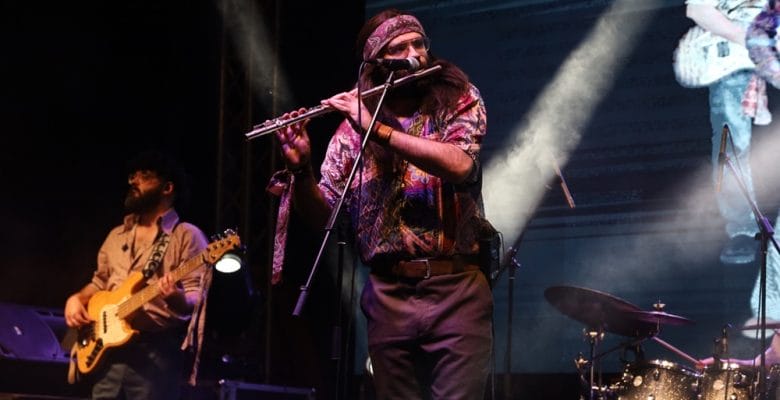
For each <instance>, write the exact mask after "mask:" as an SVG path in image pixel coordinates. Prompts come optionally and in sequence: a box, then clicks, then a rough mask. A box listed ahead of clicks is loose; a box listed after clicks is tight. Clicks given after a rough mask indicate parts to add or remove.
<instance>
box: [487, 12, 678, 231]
mask: <svg viewBox="0 0 780 400" xmlns="http://www.w3.org/2000/svg"><path fill="white" fill-rule="evenodd" d="M637 3H641V7H642V9H643V10H644V11H638V10H637V9H636V7H637ZM658 6H659V4H658V1H647V2H636V1H634V0H616V1H615V2H614V3H613V4H612V5H611V6H610V7H609V9H607V10H606V12H605V13H604V14H602V15H601V17H600V18H599V20H598V21H597V22H596V24H595V26H594V28H593V29H592V30H591V31H590V32H589V34H588V36H587V37H586V38H585V39H584V40H583V41H582V43H581V44H580V46H579V47H578V48H577V49H576V50H574V51H573V52H572V53H571V55H570V56H569V57H568V58H567V59H566V61H565V62H564V63H563V65H562V66H561V67H560V68H559V69H558V71H557V73H556V76H555V77H554V78H553V80H552V82H551V83H550V84H549V85H548V86H547V87H546V88H545V89H544V90H543V91H542V93H541V94H540V95H539V97H538V99H537V100H536V102H535V104H534V105H533V106H532V107H531V110H530V112H529V113H528V114H527V115H526V117H525V118H524V121H523V122H522V123H520V125H519V127H518V128H517V129H516V130H515V131H514V134H513V138H512V139H510V140H509V141H508V142H507V144H506V152H505V153H503V154H498V155H496V156H495V157H493V158H492V159H491V161H490V162H488V163H487V164H486V166H485V173H484V182H485V186H484V190H483V193H484V194H485V209H486V212H487V213H488V218H489V219H490V220H491V221H493V223H494V224H495V227H496V228H497V229H498V230H499V231H501V232H503V234H504V238H505V240H506V242H507V243H514V242H515V240H516V239H517V237H518V236H519V235H520V232H522V229H523V227H524V226H525V225H526V223H527V222H528V220H529V219H530V216H531V214H532V213H533V211H534V210H535V209H536V207H537V205H538V204H539V202H540V201H541V198H542V197H543V195H544V192H545V190H546V186H545V185H546V184H547V182H550V181H551V179H552V178H553V176H554V169H553V167H552V163H551V157H555V158H556V159H557V161H558V162H559V163H560V164H561V165H564V164H565V163H566V161H567V160H568V157H569V153H570V152H571V151H572V150H573V149H574V148H575V147H576V146H577V144H578V143H579V142H580V139H581V135H582V131H583V129H584V128H585V126H586V125H587V124H588V122H589V120H590V119H591V117H592V114H593V110H594V109H595V107H596V106H597V105H598V104H599V103H600V102H601V100H602V99H603V97H604V96H605V95H606V94H607V93H609V91H610V89H611V87H612V85H613V83H614V82H613V79H614V77H615V75H616V74H617V73H618V72H619V70H620V68H621V67H622V65H623V62H624V60H625V59H626V57H627V55H628V53H629V52H630V51H631V49H632V48H633V47H634V46H635V45H636V44H637V43H636V40H637V39H638V37H639V36H640V34H641V33H642V32H643V31H644V30H645V27H646V26H647V25H648V22H649V21H651V20H652V17H653V14H654V12H655V10H657V8H658ZM670 58H671V56H670Z"/></svg>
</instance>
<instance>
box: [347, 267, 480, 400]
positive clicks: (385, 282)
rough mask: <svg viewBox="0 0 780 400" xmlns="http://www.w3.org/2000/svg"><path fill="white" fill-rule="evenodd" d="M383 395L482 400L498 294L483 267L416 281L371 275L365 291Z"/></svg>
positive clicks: (372, 350)
mask: <svg viewBox="0 0 780 400" xmlns="http://www.w3.org/2000/svg"><path fill="white" fill-rule="evenodd" d="M361 307H362V309H363V313H364V314H365V315H366V319H367V323H368V352H369V357H370V358H371V363H372V367H373V371H374V378H373V380H374V388H375V389H376V398H377V399H404V400H413V399H428V398H430V399H448V400H456V399H469V400H473V399H482V398H483V397H484V393H485V384H486V382H487V376H488V372H489V364H490V353H491V348H492V344H493V333H492V318H493V296H492V293H491V292H490V287H489V286H488V283H487V280H486V279H485V276H484V275H483V274H482V273H481V272H479V271H471V272H464V273H459V274H453V275H442V276H435V277H432V278H430V279H422V280H417V279H415V280H410V279H403V278H392V277H385V276H381V277H380V276H377V275H376V274H373V273H372V274H371V275H370V276H369V278H368V282H367V283H366V285H365V287H364V289H363V294H362V297H361Z"/></svg>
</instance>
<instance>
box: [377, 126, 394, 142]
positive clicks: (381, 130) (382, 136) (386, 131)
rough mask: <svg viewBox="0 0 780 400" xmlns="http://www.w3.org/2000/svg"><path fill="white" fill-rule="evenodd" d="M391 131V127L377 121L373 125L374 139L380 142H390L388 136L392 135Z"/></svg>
mask: <svg viewBox="0 0 780 400" xmlns="http://www.w3.org/2000/svg"><path fill="white" fill-rule="evenodd" d="M393 131H394V129H393V128H391V127H389V126H387V125H385V124H383V123H380V122H377V123H376V125H375V127H374V140H376V141H377V142H379V143H382V144H387V143H390V137H391V136H393Z"/></svg>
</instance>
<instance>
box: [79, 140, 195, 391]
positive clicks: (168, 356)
mask: <svg viewBox="0 0 780 400" xmlns="http://www.w3.org/2000/svg"><path fill="white" fill-rule="evenodd" d="M128 173H129V174H128V178H127V182H128V185H129V188H128V191H127V195H126V197H125V201H124V207H125V210H126V211H127V213H128V214H127V216H126V217H125V218H124V221H123V223H122V224H121V225H119V226H117V227H115V228H113V229H112V230H111V232H110V233H109V234H108V236H107V237H106V239H105V241H104V242H103V245H102V246H101V248H100V251H99V252H98V256H97V268H96V270H95V272H94V275H93V278H92V280H91V281H90V282H89V283H87V284H86V285H85V286H84V287H83V288H82V289H81V290H79V291H78V292H77V293H74V294H73V295H71V296H70V297H68V299H67V301H66V303H65V321H66V323H67V325H68V326H69V327H72V328H79V327H82V326H84V325H86V324H89V323H91V322H92V321H91V318H90V316H89V314H88V313H87V309H86V306H87V305H88V303H89V301H90V299H91V298H92V296H94V295H95V294H96V293H98V292H99V291H112V290H115V289H116V288H117V287H119V286H120V285H122V284H123V283H124V282H125V280H126V279H127V278H128V275H129V274H130V273H132V272H136V271H139V272H140V271H142V270H143V269H144V268H145V267H146V266H147V265H149V260H150V258H151V257H152V255H153V253H154V252H155V251H162V252H163V256H162V259H161V262H160V263H159V264H158V265H157V268H156V270H153V271H152V272H153V274H152V275H151V277H150V278H149V279H148V280H147V283H148V284H149V285H157V286H158V287H159V289H160V292H161V295H160V296H158V297H157V298H155V299H153V300H151V301H149V302H148V303H146V304H145V305H144V306H143V307H142V308H141V309H139V310H138V311H137V312H136V314H134V315H132V316H131V317H130V318H129V320H130V325H131V326H132V328H133V329H136V330H138V331H140V334H138V335H136V336H135V337H133V338H132V339H131V340H130V341H129V342H127V343H125V344H124V345H122V346H121V347H116V348H113V349H109V350H107V351H106V353H105V357H104V361H103V362H102V363H101V364H100V365H99V366H98V367H97V368H96V369H95V371H94V372H92V374H94V375H95V378H94V379H95V382H96V383H95V384H94V386H93V388H92V398H93V399H117V398H124V399H138V400H141V399H159V400H163V399H177V398H178V396H179V390H180V389H179V388H180V385H181V382H182V376H181V375H182V372H183V370H184V365H183V363H184V359H183V352H182V351H181V343H182V339H183V337H184V329H183V328H184V327H185V326H186V323H187V321H188V320H189V319H190V315H191V313H192V311H193V308H194V307H195V306H196V305H197V304H198V303H199V302H200V299H201V279H202V276H203V274H204V272H205V268H198V269H196V270H195V271H194V272H193V273H191V274H189V275H187V276H185V277H184V278H182V279H181V280H180V281H179V282H178V283H176V282H174V281H173V279H172V277H171V275H170V272H171V271H172V270H174V269H175V268H177V267H179V266H180V265H181V264H182V263H183V262H185V261H187V260H189V259H190V258H192V257H194V256H196V255H197V254H199V253H201V252H202V251H203V250H204V249H205V248H206V246H207V241H206V238H205V236H204V234H203V232H201V230H200V229H199V228H198V227H196V226H195V225H193V224H190V223H188V222H184V221H182V220H180V218H179V215H178V214H177V213H176V210H175V207H174V206H175V205H176V204H178V203H179V202H181V201H183V200H185V198H186V197H187V186H186V185H187V183H186V174H185V172H184V170H183V169H182V168H181V167H179V166H178V165H177V164H176V163H175V162H174V161H173V160H172V159H171V158H169V157H168V156H166V155H164V154H162V153H159V152H155V151H149V152H144V153H141V154H139V155H138V156H137V157H136V158H134V159H133V160H131V161H130V162H129V166H128ZM163 238H167V240H168V242H167V245H165V246H164V248H161V247H159V246H160V243H161V241H162V240H163Z"/></svg>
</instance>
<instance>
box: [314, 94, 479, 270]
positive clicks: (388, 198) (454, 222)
mask: <svg viewBox="0 0 780 400" xmlns="http://www.w3.org/2000/svg"><path fill="white" fill-rule="evenodd" d="M469 87H470V89H469V90H468V91H467V92H466V93H465V94H463V95H462V96H461V98H460V99H459V100H458V102H457V104H456V106H455V107H454V109H452V110H448V111H446V112H442V113H439V114H438V115H435V116H429V115H423V114H420V113H419V112H417V113H416V114H415V115H414V116H413V117H412V118H409V120H408V122H406V123H405V124H403V125H401V124H400V123H399V122H398V120H397V119H396V118H394V117H393V116H391V115H383V116H381V117H380V118H379V120H380V121H381V122H382V123H384V124H385V125H389V126H392V127H393V128H394V129H396V130H398V131H403V132H406V133H407V134H410V135H415V136H419V137H422V138H425V139H428V140H432V141H437V142H443V143H450V144H453V145H455V146H457V147H459V148H460V149H462V150H463V151H464V152H466V154H468V155H469V156H470V157H471V158H472V159H473V160H474V173H473V174H472V175H471V176H470V177H469V179H467V181H466V182H464V183H461V184H453V183H451V182H446V181H443V180H442V179H441V178H439V177H437V176H434V175H431V174H429V173H427V172H425V171H423V170H421V169H419V168H417V167H416V166H415V165H413V164H411V163H409V162H407V161H405V160H403V159H401V158H400V157H399V156H397V155H396V154H395V153H394V152H392V151H390V150H387V149H386V148H384V147H383V146H381V145H379V144H377V143H375V142H369V143H368V145H367V147H366V152H365V154H364V158H363V168H362V172H361V170H360V169H358V173H357V174H356V176H355V179H354V181H353V184H352V188H351V192H350V194H349V196H348V198H347V199H346V203H345V206H346V210H347V211H348V212H349V215H350V218H351V221H352V228H353V230H354V233H355V235H356V238H357V244H358V247H359V250H360V255H361V258H362V260H363V262H365V263H367V264H369V265H371V264H372V263H377V262H392V261H397V260H401V259H413V258H421V257H437V256H449V255H454V254H462V255H467V254H475V253H476V252H477V251H478V244H479V242H478V240H479V238H480V235H481V233H482V232H483V229H485V226H486V220H485V217H484V209H483V205H482V195H481V186H482V182H481V178H480V177H481V173H480V172H479V168H480V164H479V150H480V144H481V142H482V139H483V137H484V135H485V131H486V114H485V105H484V102H483V101H482V97H481V96H480V94H479V91H478V90H477V88H476V87H474V86H473V85H469ZM361 140H362V137H361V135H360V134H358V133H357V132H356V131H355V130H354V129H353V128H352V126H351V124H350V123H349V122H347V121H344V122H343V123H342V124H341V125H340V126H339V128H338V130H337V131H336V133H335V134H334V136H333V137H332V138H331V141H330V144H329V146H328V150H327V153H326V155H325V160H324V161H323V164H322V167H321V173H322V179H321V180H320V182H319V187H320V190H321V191H322V193H323V194H324V196H325V199H326V201H327V202H328V203H329V204H330V205H331V206H333V205H334V204H335V203H336V201H337V200H338V199H339V197H340V195H341V193H342V190H343V188H344V186H345V184H346V180H347V178H348V176H349V173H350V171H351V169H352V166H353V165H354V161H355V158H356V155H357V153H358V151H359V149H360V144H361Z"/></svg>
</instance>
